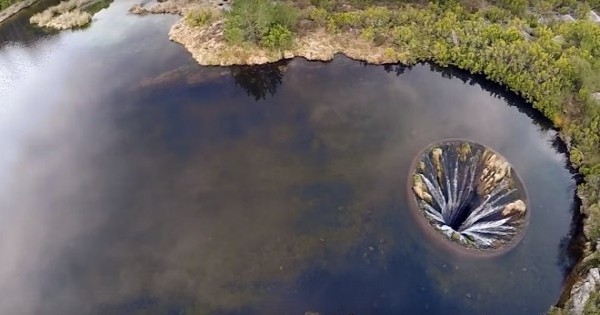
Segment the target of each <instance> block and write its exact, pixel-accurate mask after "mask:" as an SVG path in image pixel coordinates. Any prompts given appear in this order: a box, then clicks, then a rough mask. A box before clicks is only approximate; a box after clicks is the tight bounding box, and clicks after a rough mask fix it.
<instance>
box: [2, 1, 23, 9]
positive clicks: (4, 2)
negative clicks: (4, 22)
mask: <svg viewBox="0 0 600 315" xmlns="http://www.w3.org/2000/svg"><path fill="white" fill-rule="evenodd" d="M21 1H23V0H0V10H4V9H6V8H8V7H10V6H11V5H13V4H15V3H17V2H21Z"/></svg>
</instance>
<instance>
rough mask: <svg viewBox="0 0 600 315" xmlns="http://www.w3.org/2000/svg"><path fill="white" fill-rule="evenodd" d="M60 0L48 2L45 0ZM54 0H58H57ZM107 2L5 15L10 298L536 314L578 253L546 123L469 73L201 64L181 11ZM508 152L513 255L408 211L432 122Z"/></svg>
mask: <svg viewBox="0 0 600 315" xmlns="http://www.w3.org/2000/svg"><path fill="white" fill-rule="evenodd" d="M50 2H52V1H49V2H46V3H43V4H45V5H47V3H50ZM54 2H55V1H54ZM134 3H135V1H130V0H123V1H115V2H114V3H112V4H111V6H110V7H109V8H108V9H105V10H102V11H100V12H99V13H98V14H96V15H95V16H94V21H93V23H92V25H91V26H90V27H88V28H86V29H84V30H78V31H66V32H62V33H55V32H50V33H49V32H44V31H40V30H35V29H32V28H30V27H29V26H28V25H27V23H25V22H26V21H27V16H28V15H30V14H31V12H30V11H24V12H23V13H22V14H20V15H19V16H16V17H15V18H13V19H12V20H11V21H9V22H8V23H6V24H4V25H3V26H1V27H0V39H2V43H1V44H0V100H1V102H0V218H2V219H1V220H0V313H3V314H60V315H64V314H311V313H312V314H314V313H320V314H321V315H325V314H340V315H341V314H344V315H346V314H542V313H543V312H545V311H546V310H547V309H548V308H549V307H550V306H551V305H553V304H555V303H556V302H557V300H558V297H559V295H560V293H561V289H562V285H563V281H564V280H565V277H566V275H567V274H568V272H569V271H570V268H571V267H572V263H573V257H570V256H569V251H568V246H569V244H570V243H571V237H572V235H571V234H572V233H573V230H572V221H573V212H574V211H575V209H576V206H577V203H576V200H575V188H576V183H575V179H574V175H573V174H572V173H571V172H570V170H569V169H568V167H567V161H568V159H567V156H566V155H565V152H564V146H563V144H562V143H561V142H560V140H558V138H557V132H556V131H555V130H554V129H552V128H551V124H550V123H549V122H548V121H547V120H546V119H544V118H543V117H541V116H540V115H539V114H538V113H537V112H535V111H533V110H532V109H531V105H530V104H527V103H525V102H524V101H523V100H521V99H520V98H519V97H517V96H515V95H514V94H512V93H509V92H506V91H505V90H504V89H503V88H502V87H501V86H498V85H496V84H493V83H490V82H488V81H486V80H484V79H482V78H481V77H479V76H473V75H469V74H467V73H465V72H462V71H460V70H457V69H453V68H442V67H437V66H435V65H431V64H420V65H416V66H414V67H410V68H407V67H403V66H398V65H387V66H375V65H365V64H363V63H361V62H358V61H353V60H350V59H348V58H345V57H343V56H338V57H336V58H335V59H334V60H333V61H332V62H329V63H320V62H308V61H306V60H303V59H293V60H289V61H285V62H281V63H278V64H271V65H264V66H257V67H229V68H221V67H201V66H198V65H197V64H196V63H195V61H194V60H193V59H192V58H191V56H190V55H189V54H188V53H187V52H186V51H185V49H184V48H183V47H181V46H179V45H178V44H175V43H172V42H169V40H168V36H167V32H168V29H169V27H170V25H172V24H173V23H174V22H175V21H176V20H177V19H178V17H174V16H168V15H161V16H146V17H139V16H133V15H129V14H127V10H128V8H129V7H130V6H131V5H133V4H134ZM445 138H465V139H469V140H470V141H475V142H478V143H481V144H484V145H486V146H489V147H491V148H493V149H494V150H496V151H497V152H499V153H500V154H502V155H503V156H504V157H506V158H507V160H508V161H509V162H511V163H512V165H513V167H514V169H515V170H516V171H517V172H518V173H519V174H520V176H521V178H522V180H523V184H524V186H525V188H526V189H527V192H528V197H529V204H530V209H529V211H531V216H530V222H529V227H528V229H527V231H526V234H525V236H524V239H523V241H522V242H521V243H520V244H519V245H517V246H516V248H514V249H513V250H511V251H510V252H508V253H507V254H505V255H502V256H500V257H494V258H486V259H476V258H469V257H461V256H460V255H449V254H448V253H447V252H445V251H442V250H440V248H438V247H437V246H434V244H431V243H430V242H429V241H428V239H427V238H426V236H425V233H423V231H422V230H420V229H419V227H418V226H417V225H416V223H415V222H414V219H413V217H412V216H411V214H410V213H409V207H408V199H407V198H408V197H407V195H406V191H407V187H406V185H407V176H409V175H408V174H409V167H410V164H411V162H412V160H413V159H414V157H415V156H416V155H417V154H418V153H419V152H420V151H421V150H422V149H423V148H425V147H426V146H427V145H428V144H429V143H431V142H434V141H437V140H440V139H445Z"/></svg>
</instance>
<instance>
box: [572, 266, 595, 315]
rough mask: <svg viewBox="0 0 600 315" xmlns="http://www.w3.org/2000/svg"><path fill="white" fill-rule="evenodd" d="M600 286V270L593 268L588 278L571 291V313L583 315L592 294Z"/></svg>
mask: <svg viewBox="0 0 600 315" xmlns="http://www.w3.org/2000/svg"><path fill="white" fill-rule="evenodd" d="M599 286H600V269H598V268H592V269H590V271H589V272H588V275H587V277H586V278H585V279H584V280H582V281H581V282H579V283H577V284H575V286H573V289H572V290H571V301H572V307H571V309H570V313H571V314H573V315H582V314H583V310H584V309H585V304H586V303H587V301H588V300H589V298H590V295H591V294H592V292H594V291H596V290H597V289H598V287H599Z"/></svg>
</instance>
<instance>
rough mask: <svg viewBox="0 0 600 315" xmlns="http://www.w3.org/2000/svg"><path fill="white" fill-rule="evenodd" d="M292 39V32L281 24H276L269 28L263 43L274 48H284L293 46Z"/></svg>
mask: <svg viewBox="0 0 600 315" xmlns="http://www.w3.org/2000/svg"><path fill="white" fill-rule="evenodd" d="M292 41H293V36H292V32H290V30H288V29H287V28H285V27H283V26H281V25H280V24H275V25H273V26H271V27H270V28H269V31H268V32H267V35H265V37H264V38H263V41H262V44H263V45H264V46H265V47H268V48H269V49H272V50H283V49H289V48H290V47H292Z"/></svg>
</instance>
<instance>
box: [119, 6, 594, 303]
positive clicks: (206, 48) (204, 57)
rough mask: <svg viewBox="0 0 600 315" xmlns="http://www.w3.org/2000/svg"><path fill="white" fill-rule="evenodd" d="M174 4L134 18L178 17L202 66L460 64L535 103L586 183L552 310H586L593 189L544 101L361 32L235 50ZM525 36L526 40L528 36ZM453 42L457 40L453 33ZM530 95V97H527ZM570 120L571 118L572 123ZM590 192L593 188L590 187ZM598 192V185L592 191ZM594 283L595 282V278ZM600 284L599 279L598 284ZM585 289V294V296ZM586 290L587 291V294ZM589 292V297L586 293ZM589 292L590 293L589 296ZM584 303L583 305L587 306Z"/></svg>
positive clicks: (317, 32)
mask: <svg viewBox="0 0 600 315" xmlns="http://www.w3.org/2000/svg"><path fill="white" fill-rule="evenodd" d="M170 1H171V2H170V3H164V2H163V3H159V4H158V5H157V6H155V7H154V8H153V7H150V9H147V8H145V7H141V6H139V5H138V6H137V8H136V10H134V8H132V10H130V12H131V13H133V14H140V15H145V14H177V15H180V16H182V18H181V19H180V20H179V21H178V22H176V23H175V24H174V25H173V26H172V27H171V28H170V30H169V39H170V40H171V41H174V42H177V43H179V44H181V45H182V46H183V47H184V48H186V50H188V52H189V53H190V54H191V55H192V57H193V58H194V59H195V60H196V61H197V62H198V64H200V65H203V66H232V65H260V64H266V63H273V62H278V61H282V60H286V59H292V58H298V57H299V58H304V59H306V60H309V61H323V62H327V61H331V60H332V59H333V58H334V57H335V55H337V54H343V55H345V56H347V57H348V58H350V59H353V60H357V61H363V62H367V63H369V64H375V65H382V64H403V65H412V64H415V63H418V62H433V63H436V64H438V65H441V66H448V65H451V66H455V67H457V68H458V69H462V70H465V71H468V72H469V73H471V74H474V75H483V76H484V77H485V78H486V79H487V80H490V81H491V82H495V83H498V84H500V85H502V86H504V87H506V88H507V89H508V90H510V91H511V92H513V93H515V94H516V95H518V96H519V97H521V98H523V99H524V100H525V101H527V102H528V103H530V104H532V108H533V109H535V110H536V111H537V112H539V113H540V114H541V115H543V116H544V117H546V118H548V119H549V120H550V121H552V122H553V123H554V125H555V127H554V128H556V130H557V131H558V132H557V134H558V137H559V138H560V140H561V141H562V142H563V143H564V144H565V147H566V151H567V156H568V157H569V159H570V161H568V164H569V166H570V167H571V168H572V169H573V170H575V172H576V174H577V176H579V177H580V178H581V179H580V180H577V184H578V188H577V192H576V195H575V198H576V201H577V202H578V204H579V208H578V213H575V214H574V218H575V219H576V222H574V223H573V224H574V226H575V228H574V230H573V232H574V233H575V235H572V244H573V245H572V246H573V248H575V247H576V251H577V252H578V253H581V255H580V257H579V260H578V261H577V262H575V263H574V265H573V268H572V270H571V271H570V273H569V274H568V275H567V276H566V278H565V283H564V288H563V292H562V294H561V297H560V299H559V300H558V301H556V304H555V306H556V307H558V308H556V307H555V306H549V307H550V310H549V311H550V313H552V314H564V313H563V311H564V312H569V314H571V313H574V314H581V312H582V310H583V306H585V304H586V303H587V302H588V300H589V299H590V293H589V292H590V277H591V275H593V274H595V273H596V272H597V271H598V268H597V266H594V265H593V264H590V263H589V261H591V260H593V259H594V258H595V257H596V255H598V253H600V248H595V246H593V245H592V244H593V242H595V241H596V240H593V239H589V238H588V236H587V234H586V230H588V229H589V228H590V225H591V223H590V221H589V220H587V218H588V217H589V214H590V207H593V206H594V204H590V203H589V202H588V201H587V200H588V199H587V196H588V195H586V194H588V193H589V190H586V188H585V187H583V188H582V186H581V185H580V184H581V183H582V182H585V176H584V174H583V173H582V172H581V170H580V169H579V167H578V166H577V164H575V163H574V162H573V158H572V156H573V154H574V153H577V152H574V150H576V151H579V149H578V148H576V147H574V146H573V145H572V136H573V135H572V132H571V131H569V129H568V128H567V125H563V124H562V123H561V122H557V120H556V117H552V115H550V114H549V113H548V112H544V110H543V109H542V108H540V107H539V106H535V102H536V101H539V99H536V97H535V96H532V95H531V94H530V92H527V91H520V90H519V88H518V87H511V86H509V84H507V83H506V82H503V80H502V78H501V77H500V78H498V77H493V76H490V75H488V74H486V73H484V71H481V70H479V71H473V69H469V67H468V66H463V65H460V64H457V63H456V62H452V61H450V62H445V61H443V60H442V61H440V60H436V58H435V57H429V58H419V57H418V56H417V57H416V58H415V57H414V56H412V55H411V54H410V51H401V52H398V51H395V50H394V49H393V48H391V46H390V45H389V44H383V45H379V46H377V45H374V43H373V42H372V41H371V42H369V41H367V40H365V39H363V38H362V37H361V36H360V34H359V33H356V32H354V33H353V32H352V31H342V32H337V33H334V34H331V33H330V32H329V31H328V30H327V29H326V28H325V27H323V26H319V27H317V28H313V29H311V30H308V31H307V32H303V33H301V34H297V35H296V37H295V44H294V46H293V47H292V48H291V49H289V50H284V51H270V50H267V49H265V48H261V47H258V46H257V45H254V44H247V45H246V44H244V45H243V46H234V45H231V44H228V43H227V42H226V41H225V39H224V36H223V21H224V19H223V18H222V17H219V18H218V19H217V20H216V21H215V22H212V23H210V24H208V25H204V26H190V25H188V23H186V21H185V17H184V16H185V14H186V12H188V10H193V9H196V8H198V7H197V6H195V7H191V6H190V5H189V4H187V3H185V2H179V1H180V0H170ZM525 37H526V36H525ZM452 41H453V42H455V44H457V43H456V40H455V39H454V31H453V38H452ZM528 93H529V94H528ZM569 118H570V117H567V119H569ZM587 189H589V187H588V188H587ZM592 189H593V187H592ZM592 281H593V278H592ZM597 283H598V285H600V280H598V281H597ZM595 286H596V284H595V283H593V289H592V290H591V292H593V291H594V290H597V288H596V287H595ZM582 290H583V291H584V292H583V293H582ZM586 290H587V291H586ZM586 292H587V293H586ZM586 294H587V295H586ZM582 305H583V306H582Z"/></svg>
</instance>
